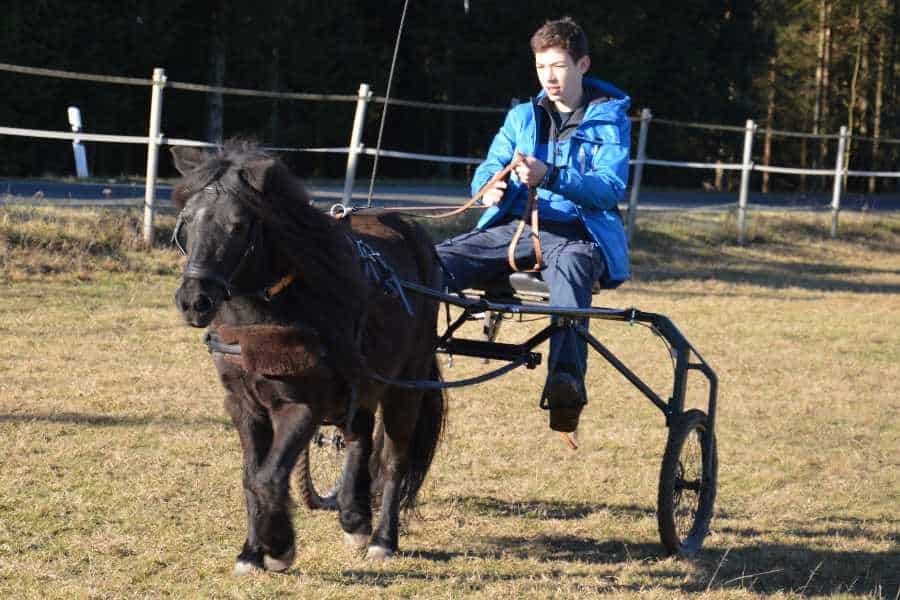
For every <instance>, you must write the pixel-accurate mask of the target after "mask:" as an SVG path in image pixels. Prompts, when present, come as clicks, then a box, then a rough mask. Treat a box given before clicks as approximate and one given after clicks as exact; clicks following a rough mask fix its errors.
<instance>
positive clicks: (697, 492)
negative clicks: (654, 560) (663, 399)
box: [656, 409, 718, 556]
mask: <svg viewBox="0 0 900 600" xmlns="http://www.w3.org/2000/svg"><path fill="white" fill-rule="evenodd" d="M717 469H718V457H717V455H716V438H715V434H714V433H711V432H710V431H709V428H708V425H707V417H706V413H704V412H703V411H701V410H696V409H691V410H689V411H687V412H685V413H684V414H682V415H681V416H680V417H678V418H677V420H676V421H675V422H673V423H672V424H671V425H670V426H669V439H668V441H667V442H666V451H665V454H663V461H662V471H661V472H660V475H659V498H658V502H657V512H656V518H657V521H658V523H659V536H660V538H661V539H662V543H663V546H665V548H666V551H667V552H668V553H669V554H681V555H685V556H693V555H695V554H697V553H698V552H699V551H700V546H701V545H702V544H703V539H704V538H705V537H706V534H707V533H709V522H710V520H711V519H712V514H713V504H714V503H715V500H716V471H717Z"/></svg>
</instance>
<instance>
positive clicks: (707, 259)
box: [634, 231, 900, 294]
mask: <svg viewBox="0 0 900 600" xmlns="http://www.w3.org/2000/svg"><path fill="white" fill-rule="evenodd" d="M892 239H894V240H896V238H892ZM854 241H855V242H856V243H858V244H859V245H860V246H862V248H864V249H865V248H869V247H870V249H871V250H878V251H881V252H885V251H887V252H894V253H896V252H897V248H895V247H893V245H891V244H893V243H895V242H888V241H885V242H881V241H873V242H871V243H866V242H865V240H854ZM770 243H772V244H775V245H777V246H778V247H779V248H780V251H779V255H793V256H798V257H808V258H809V260H806V261H799V262H780V261H776V260H766V259H761V258H755V257H752V256H749V255H747V253H743V252H741V247H740V246H737V245H735V244H732V243H717V241H715V240H714V241H705V240H703V239H697V240H685V238H684V237H682V236H679V235H675V234H670V233H666V232H661V231H652V232H646V233H644V234H643V235H642V236H640V237H639V238H638V240H637V241H636V243H635V252H634V257H635V260H634V262H635V265H634V272H635V280H636V281H637V282H640V283H654V282H664V281H681V280H701V281H702V280H712V281H722V282H725V283H734V284H751V285H756V286H759V287H765V288H771V289H781V288H787V287H796V288H801V289H805V290H810V291H820V292H854V293H880V294H885V293H898V292H900V283H867V282H864V281H858V280H857V279H858V278H859V277H860V276H866V275H874V276H879V275H881V276H884V275H888V276H892V275H893V276H898V277H900V270H898V269H882V268H876V267H871V266H867V267H861V266H847V265H844V264H840V263H839V262H828V261H823V260H822V254H824V253H826V252H827V250H818V251H817V253H816V254H812V253H811V251H810V248H809V247H808V246H806V245H804V244H803V241H802V240H801V241H799V242H785V241H775V242H770ZM750 246H751V247H752V243H751V244H750Z"/></svg>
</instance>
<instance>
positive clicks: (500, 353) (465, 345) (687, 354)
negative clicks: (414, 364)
mask: <svg viewBox="0 0 900 600" xmlns="http://www.w3.org/2000/svg"><path fill="white" fill-rule="evenodd" d="M403 286H404V287H405V288H407V289H408V290H410V291H412V292H414V293H418V294H423V295H426V296H429V297H431V298H433V299H435V300H438V301H440V302H445V303H447V304H451V305H454V306H457V307H459V308H462V309H463V312H462V314H461V315H460V316H459V317H458V318H457V319H456V320H455V321H453V322H452V323H450V324H449V325H448V326H447V329H446V331H445V332H444V334H443V335H442V336H441V337H440V338H439V340H438V344H437V351H438V352H442V353H446V354H450V355H458V356H472V357H476V358H487V359H496V360H506V361H509V362H511V363H521V364H524V365H525V366H526V367H527V368H529V369H533V368H535V367H536V366H537V365H538V364H540V362H541V355H540V353H538V352H535V351H534V349H535V348H536V347H537V346H538V345H539V344H541V343H542V342H544V341H546V340H548V339H549V338H550V336H552V335H553V334H554V333H556V332H558V331H564V330H567V329H572V330H574V332H575V333H576V334H577V335H578V336H579V337H581V338H582V339H583V340H585V341H586V342H587V344H588V345H590V346H591V347H592V348H593V349H594V350H596V351H597V353H598V354H600V355H601V356H602V357H603V358H604V359H605V360H606V361H607V362H608V363H609V364H611V365H612V366H613V367H614V368H615V369H616V370H617V371H618V372H619V373H621V374H622V375H623V376H624V377H625V378H626V379H627V380H628V381H630V382H631V383H632V384H633V385H634V386H635V387H636V388H637V389H638V390H639V391H640V392H641V393H642V394H644V396H646V397H647V399H649V400H650V401H651V402H652V403H653V404H654V405H655V406H656V407H657V408H658V409H659V410H660V411H661V412H662V413H663V415H664V416H665V419H666V426H670V425H671V424H672V421H673V418H676V417H678V416H680V415H681V414H682V413H683V412H684V402H685V394H686V392H687V380H688V373H689V372H690V371H699V372H700V373H701V374H703V375H704V376H705V377H706V379H707V381H708V383H709V400H708V404H707V410H706V414H707V425H708V427H709V431H710V433H713V434H714V433H715V419H716V398H717V394H718V384H719V379H718V377H717V376H716V373H715V371H714V370H713V369H712V367H711V366H710V365H709V363H707V362H706V361H705V360H704V359H703V357H702V356H701V355H700V353H699V352H698V351H697V349H696V348H694V347H693V346H692V345H691V343H690V342H689V341H688V340H687V338H685V337H684V335H683V334H682V333H681V332H680V331H679V330H678V328H677V327H676V326H675V324H674V323H672V321H670V320H669V318H668V317H666V316H665V315H661V314H657V313H651V312H644V311H642V310H638V309H636V308H627V309H614V308H602V307H591V308H562V307H557V306H546V305H540V304H531V303H525V302H522V301H521V300H520V299H518V298H517V297H515V296H511V297H509V298H508V299H507V298H504V300H506V301H504V302H495V301H493V300H491V299H490V298H489V297H487V296H483V297H469V296H466V295H465V294H449V293H444V292H439V291H437V290H434V289H432V288H428V287H425V286H420V285H418V284H414V283H410V282H405V281H404V282H403ZM480 313H500V314H512V315H533V316H546V317H552V318H551V320H550V323H549V324H548V325H547V326H546V327H544V328H543V329H542V330H541V331H539V332H538V333H536V334H535V335H533V336H532V337H531V338H529V339H528V340H526V341H524V342H522V343H520V344H502V343H499V342H494V341H483V340H469V339H458V338H455V337H453V334H454V333H455V332H456V331H457V330H458V329H459V328H460V327H461V326H462V325H463V323H465V322H466V321H470V320H473V319H477V318H478V317H476V315H478V314H480ZM584 318H588V319H601V320H605V321H620V322H623V323H630V324H634V323H643V324H645V325H648V326H649V327H650V328H651V329H652V330H653V331H654V332H655V333H656V334H658V335H659V336H661V337H662V338H663V339H664V340H666V341H667V342H668V344H669V346H670V348H671V350H672V353H673V354H674V359H675V373H674V383H673V389H672V395H671V396H669V399H668V401H664V400H663V399H662V398H661V397H660V395H659V394H657V393H656V392H655V391H654V390H653V389H652V388H651V387H650V386H649V385H647V383H645V382H644V381H643V380H642V379H641V378H640V377H639V376H638V375H637V374H635V372H634V371H632V370H631V369H629V368H628V366H626V365H625V363H623V362H622V361H621V360H619V358H618V357H617V356H616V355H615V354H613V352H612V351H611V350H610V349H609V348H607V347H606V346H605V345H603V344H602V343H601V342H600V341H599V340H598V339H597V338H595V337H594V336H593V335H591V333H590V332H589V331H588V330H587V328H585V327H584V326H582V325H581V323H580V322H579V321H580V320H581V319H584ZM713 438H714V435H709V436H707V438H706V439H707V440H708V442H707V443H708V444H712V440H713ZM707 450H711V448H707Z"/></svg>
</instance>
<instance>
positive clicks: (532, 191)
mask: <svg viewBox="0 0 900 600" xmlns="http://www.w3.org/2000/svg"><path fill="white" fill-rule="evenodd" d="M524 160H525V157H524V156H523V155H522V154H519V153H518V152H517V153H516V156H515V158H513V160H512V161H511V162H510V163H509V164H508V165H506V166H505V167H504V168H503V169H502V170H500V171H498V172H497V173H495V174H494V176H493V177H491V178H490V179H489V180H488V182H487V183H485V184H484V185H483V186H481V189H479V190H478V193H477V194H475V195H474V196H472V197H471V198H469V199H468V200H466V202H465V204H463V205H462V206H460V207H459V208H456V209H454V210H451V211H448V212H444V213H439V214H436V215H419V216H420V217H422V218H424V219H446V218H448V217H454V216H456V215H458V214H460V213H463V212H465V211H467V210H469V209H471V208H472V207H473V206H474V205H475V203H476V202H478V201H479V200H481V198H482V197H483V196H484V195H485V193H487V191H488V190H489V189H490V188H491V187H492V186H493V185H494V184H495V183H497V182H498V181H501V180H502V179H503V178H505V177H506V176H507V175H509V173H510V172H511V171H512V170H513V169H515V168H516V167H517V166H519V165H520V164H522V162H523V161H524ZM335 206H340V205H335ZM351 212H352V209H346V210H343V211H338V212H335V211H334V207H332V213H331V214H332V216H333V217H335V218H337V219H342V218H343V217H345V216H347V215H348V214H350V213H351ZM526 215H527V218H529V220H530V225H531V243H532V245H533V246H534V259H535V260H534V266H533V267H531V268H530V269H520V268H519V265H517V264H516V246H518V245H519V240H520V239H521V237H522V234H523V233H524V232H525V225H526V222H525V219H526ZM539 225H540V224H539V220H538V199H537V188H535V187H531V186H529V188H528V201H527V202H526V204H525V210H524V211H523V212H522V217H521V218H520V219H519V225H518V227H517V228H516V232H515V233H514V234H513V237H512V239H511V240H510V243H509V248H508V249H507V253H506V257H507V261H508V262H509V266H510V268H512V270H513V271H522V272H526V273H536V272H538V271H540V270H541V269H543V268H544V253H543V251H542V249H541V236H540V227H539Z"/></svg>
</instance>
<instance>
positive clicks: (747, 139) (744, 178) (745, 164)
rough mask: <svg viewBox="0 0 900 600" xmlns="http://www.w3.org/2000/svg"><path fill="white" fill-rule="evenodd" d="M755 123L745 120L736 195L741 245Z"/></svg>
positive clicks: (745, 220) (744, 232)
mask: <svg viewBox="0 0 900 600" xmlns="http://www.w3.org/2000/svg"><path fill="white" fill-rule="evenodd" d="M755 133H756V123H754V122H753V119H747V125H746V129H745V130H744V157H743V159H742V160H741V191H740V194H739V195H738V244H743V243H744V239H745V238H746V236H747V193H748V192H749V189H750V172H751V171H752V170H753V135H754V134H755Z"/></svg>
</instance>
